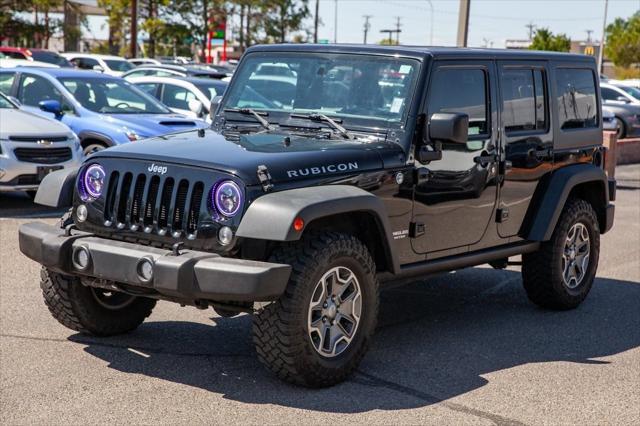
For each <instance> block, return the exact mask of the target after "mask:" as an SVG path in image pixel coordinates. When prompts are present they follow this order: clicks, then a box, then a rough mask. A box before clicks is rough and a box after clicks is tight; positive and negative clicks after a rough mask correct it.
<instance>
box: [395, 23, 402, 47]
mask: <svg viewBox="0 0 640 426" xmlns="http://www.w3.org/2000/svg"><path fill="white" fill-rule="evenodd" d="M401 26H402V25H401V24H400V17H399V16H396V44H397V45H399V44H400V33H401V32H402V30H401V29H400V27H401Z"/></svg>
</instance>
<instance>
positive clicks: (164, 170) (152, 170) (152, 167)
mask: <svg viewBox="0 0 640 426" xmlns="http://www.w3.org/2000/svg"><path fill="white" fill-rule="evenodd" d="M147 170H148V171H149V172H150V173H158V174H159V175H163V174H165V173H167V166H158V165H157V164H155V163H151V165H150V166H149V168H148V169H147Z"/></svg>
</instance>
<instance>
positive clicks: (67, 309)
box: [40, 268, 156, 336]
mask: <svg viewBox="0 0 640 426" xmlns="http://www.w3.org/2000/svg"><path fill="white" fill-rule="evenodd" d="M40 276H41V282H40V287H41V289H42V294H43V296H44V301H45V303H46V305H47V307H48V308H49V311H50V312H51V315H52V316H53V317H54V318H55V319H56V320H58V322H59V323H60V324H62V325H64V326H65V327H67V328H70V329H71V330H75V331H78V332H80V333H83V334H89V335H93V336H113V335H116V334H123V333H127V332H129V331H132V330H134V329H135V328H137V327H138V326H139V325H140V324H142V322H143V321H144V320H145V318H147V317H148V316H149V315H151V311H152V310H153V308H154V306H155V305H156V301H155V300H154V299H149V298H146V297H136V296H130V295H127V294H124V293H118V292H109V291H106V290H101V289H95V288H92V287H87V286H84V285H82V283H81V282H80V280H79V279H78V278H77V277H72V276H67V275H62V274H60V273H57V272H53V271H50V270H48V269H46V268H42V271H41V273H40Z"/></svg>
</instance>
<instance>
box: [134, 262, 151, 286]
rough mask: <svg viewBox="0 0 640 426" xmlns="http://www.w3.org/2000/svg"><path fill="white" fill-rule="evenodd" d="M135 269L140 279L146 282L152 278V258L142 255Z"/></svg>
mask: <svg viewBox="0 0 640 426" xmlns="http://www.w3.org/2000/svg"><path fill="white" fill-rule="evenodd" d="M137 269H138V278H139V279H140V281H142V282H145V283H148V282H150V281H151V280H152V279H153V259H150V258H148V257H143V258H142V259H140V261H139V262H138V268H137Z"/></svg>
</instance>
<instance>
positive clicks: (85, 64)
mask: <svg viewBox="0 0 640 426" xmlns="http://www.w3.org/2000/svg"><path fill="white" fill-rule="evenodd" d="M73 63H74V64H75V65H76V66H77V67H78V68H80V69H83V70H92V69H93V67H94V66H96V65H100V64H99V63H98V61H96V60H95V59H93V58H76V59H74V60H73Z"/></svg>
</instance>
